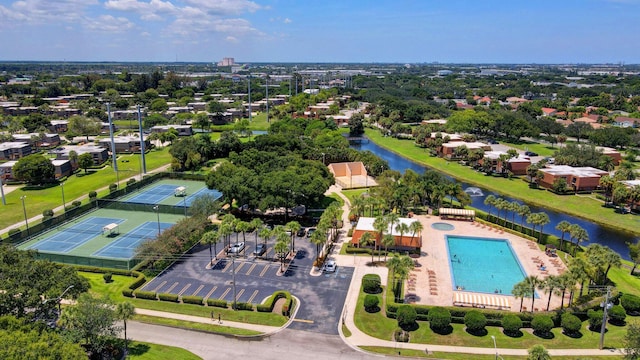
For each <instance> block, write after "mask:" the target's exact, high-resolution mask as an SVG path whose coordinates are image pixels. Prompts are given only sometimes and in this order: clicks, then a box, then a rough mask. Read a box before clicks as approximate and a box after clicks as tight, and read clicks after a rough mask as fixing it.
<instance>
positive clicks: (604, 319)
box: [599, 287, 613, 350]
mask: <svg viewBox="0 0 640 360" xmlns="http://www.w3.org/2000/svg"><path fill="white" fill-rule="evenodd" d="M609 297H611V287H608V288H607V295H606V296H605V298H604V302H602V303H600V307H601V308H602V325H601V326H600V344H599V348H600V350H602V348H603V347H604V333H605V332H606V331H607V311H609V309H611V307H612V306H613V304H612V303H610V302H609Z"/></svg>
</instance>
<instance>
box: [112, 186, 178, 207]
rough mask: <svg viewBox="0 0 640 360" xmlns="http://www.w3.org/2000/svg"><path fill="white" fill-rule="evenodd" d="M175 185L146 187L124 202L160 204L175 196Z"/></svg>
mask: <svg viewBox="0 0 640 360" xmlns="http://www.w3.org/2000/svg"><path fill="white" fill-rule="evenodd" d="M176 187H177V186H175V185H166V184H165V185H156V186H154V187H152V188H149V189H145V190H144V192H142V193H140V194H138V195H136V196H134V197H132V198H129V199H127V200H124V202H131V203H142V204H159V203H160V202H162V200H164V199H166V198H168V197H169V196H173V194H174V192H175V190H176Z"/></svg>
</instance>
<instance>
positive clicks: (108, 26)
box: [84, 15, 135, 33]
mask: <svg viewBox="0 0 640 360" xmlns="http://www.w3.org/2000/svg"><path fill="white" fill-rule="evenodd" d="M84 26H85V28H87V29H89V30H92V31H100V32H110V33H121V32H126V31H127V30H131V29H133V28H134V27H135V25H134V24H133V23H132V22H131V21H129V19H127V18H124V17H117V18H116V17H113V16H111V15H101V16H99V17H97V18H93V19H87V20H86V21H85V24H84Z"/></svg>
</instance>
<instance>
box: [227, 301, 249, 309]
mask: <svg viewBox="0 0 640 360" xmlns="http://www.w3.org/2000/svg"><path fill="white" fill-rule="evenodd" d="M231 306H233V304H231ZM236 310H248V311H253V304H252V303H247V302H236Z"/></svg>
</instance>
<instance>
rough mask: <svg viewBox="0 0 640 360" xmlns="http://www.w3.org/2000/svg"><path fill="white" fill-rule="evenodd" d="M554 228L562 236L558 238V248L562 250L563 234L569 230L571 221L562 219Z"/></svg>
mask: <svg viewBox="0 0 640 360" xmlns="http://www.w3.org/2000/svg"><path fill="white" fill-rule="evenodd" d="M556 230H558V231H560V232H561V233H562V237H561V238H560V250H564V235H565V234H567V233H568V232H569V231H570V230H571V223H570V222H568V221H566V220H562V221H560V222H559V223H558V225H556Z"/></svg>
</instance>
